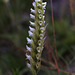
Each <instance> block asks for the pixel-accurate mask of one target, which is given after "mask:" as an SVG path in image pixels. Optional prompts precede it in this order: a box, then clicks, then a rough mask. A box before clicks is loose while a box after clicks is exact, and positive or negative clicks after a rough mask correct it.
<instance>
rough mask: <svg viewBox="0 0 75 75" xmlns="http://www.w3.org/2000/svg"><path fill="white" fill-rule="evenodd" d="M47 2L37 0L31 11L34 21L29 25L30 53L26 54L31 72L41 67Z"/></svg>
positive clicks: (27, 47) (28, 49)
mask: <svg viewBox="0 0 75 75" xmlns="http://www.w3.org/2000/svg"><path fill="white" fill-rule="evenodd" d="M46 4H47V3H46V2H42V0H35V2H33V6H34V9H32V8H31V9H30V10H31V13H32V14H30V17H31V19H32V21H29V22H30V25H31V26H29V29H30V30H29V31H28V33H29V37H30V38H28V37H27V44H28V45H26V49H27V51H29V52H30V55H28V54H26V58H27V60H29V61H30V62H28V63H27V66H28V67H29V68H30V69H31V72H34V73H37V71H38V70H39V68H40V57H41V54H42V50H43V45H44V40H45V37H44V36H45V29H46V26H45V21H44V18H45V16H44V13H45V9H46V8H45V7H46Z"/></svg>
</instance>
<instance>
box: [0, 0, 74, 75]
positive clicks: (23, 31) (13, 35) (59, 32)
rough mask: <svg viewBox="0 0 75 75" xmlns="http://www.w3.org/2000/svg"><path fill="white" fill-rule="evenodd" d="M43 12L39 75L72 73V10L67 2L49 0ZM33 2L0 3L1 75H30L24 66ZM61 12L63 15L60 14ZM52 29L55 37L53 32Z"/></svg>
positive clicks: (13, 0)
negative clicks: (43, 42) (44, 20)
mask: <svg viewBox="0 0 75 75" xmlns="http://www.w3.org/2000/svg"><path fill="white" fill-rule="evenodd" d="M44 1H46V2H47V3H48V5H47V9H46V24H47V23H48V25H47V30H46V36H47V38H46V41H45V45H44V50H43V53H42V58H41V61H42V62H41V63H42V65H41V70H40V71H39V73H38V75H58V74H59V75H70V74H71V75H73V74H75V23H74V19H75V10H74V5H75V1H74V0H73V2H72V1H71V0H70V1H69V0H65V2H64V3H65V5H64V3H63V4H62V3H61V2H63V0H61V1H59V0H57V1H55V0H53V15H54V16H53V17H54V27H53V21H52V20H53V19H52V11H51V10H52V7H51V2H50V0H44ZM32 2H33V0H0V75H30V71H29V69H28V68H27V67H26V60H25V53H26V48H25V46H26V43H27V41H26V37H27V36H28V30H29V29H28V28H29V25H30V24H29V20H30V18H29V14H30V8H32ZM61 11H62V12H61ZM53 30H55V35H54V31H53Z"/></svg>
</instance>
